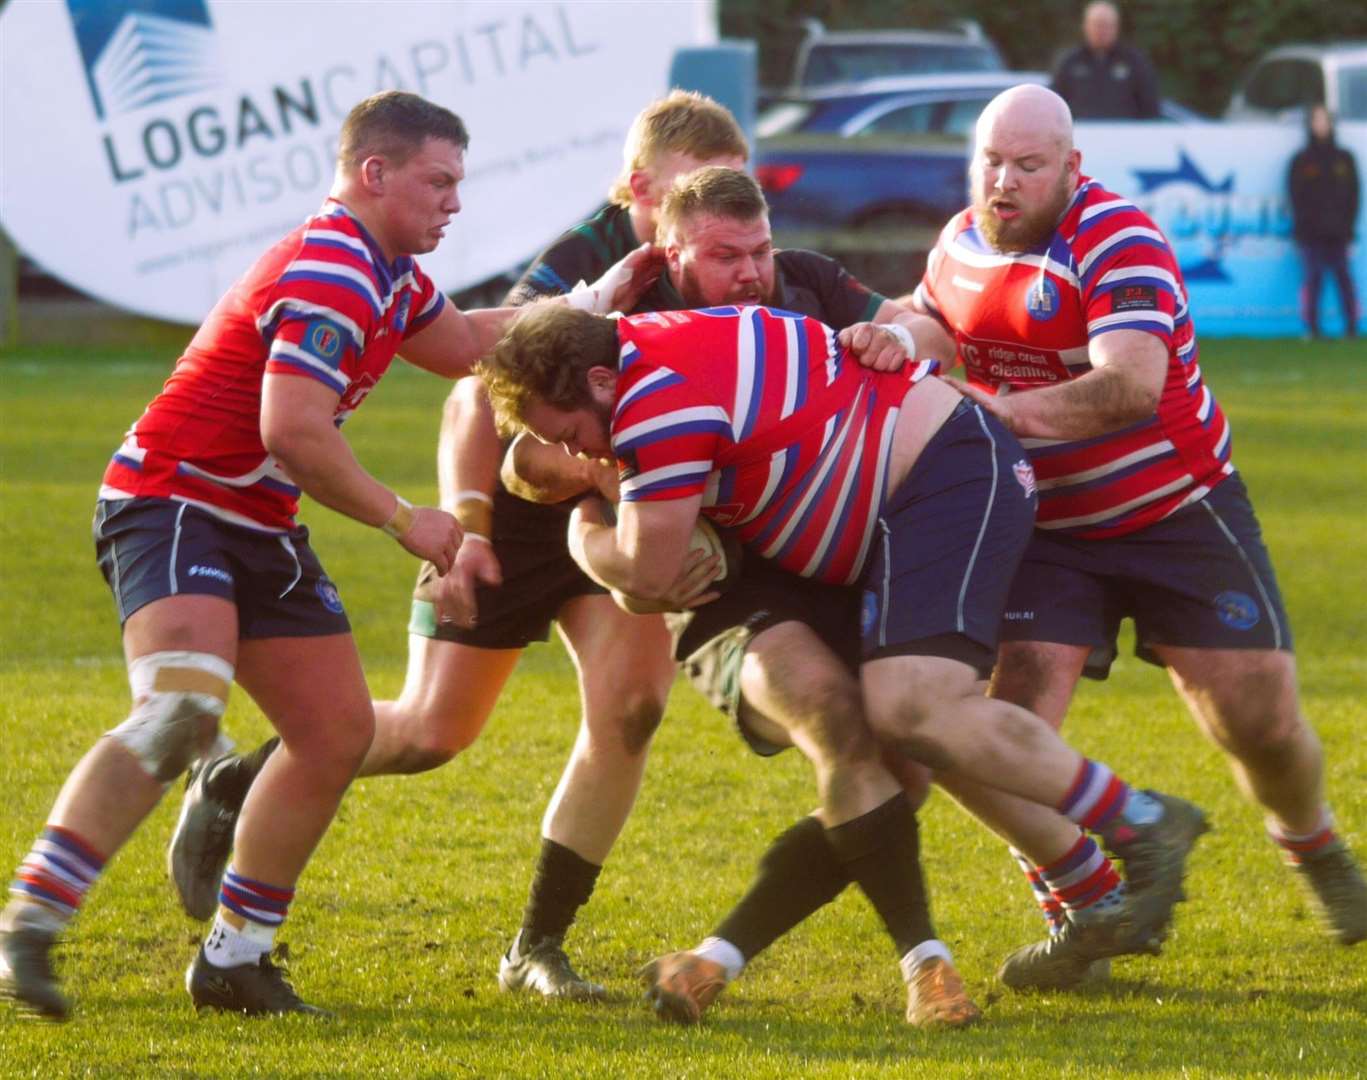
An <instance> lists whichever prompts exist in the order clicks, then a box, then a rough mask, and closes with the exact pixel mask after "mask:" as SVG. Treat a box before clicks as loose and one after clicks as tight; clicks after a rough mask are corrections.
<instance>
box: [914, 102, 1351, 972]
mask: <svg viewBox="0 0 1367 1080" xmlns="http://www.w3.org/2000/svg"><path fill="white" fill-rule="evenodd" d="M1080 168H1081V155H1080V154H1079V152H1078V151H1077V149H1076V148H1075V147H1074V146H1073V138H1072V118H1071V116H1070V115H1069V112H1068V107H1067V105H1066V104H1065V103H1064V102H1063V100H1062V99H1061V98H1059V97H1058V96H1057V95H1055V94H1054V93H1053V92H1051V91H1049V90H1047V89H1044V88H1042V87H1037V86H1020V87H1016V88H1014V89H1011V90H1008V91H1006V92H1004V93H1003V94H1001V95H1000V96H998V97H997V98H996V99H994V101H993V102H992V103H991V104H989V105H988V107H987V108H986V109H985V110H984V112H983V114H982V117H981V119H980V120H979V122H978V128H977V145H976V148H975V151H974V157H973V162H972V169H971V172H972V195H973V204H972V206H971V207H970V208H969V209H967V210H965V211H963V212H961V213H960V214H958V215H956V216H955V217H954V218H953V219H951V221H950V222H949V223H948V224H947V225H946V227H945V229H944V230H943V232H942V233H941V234H940V238H939V241H938V243H937V245H936V247H935V250H934V251H933V252H932V254H931V257H930V260H929V263H928V266H927V269H926V273H925V276H924V278H923V280H922V281H921V283H920V285H919V287H918V288H917V290H916V292H915V294H914V296H913V297H911V298H909V299H910V301H911V303H912V304H913V305H914V306H915V307H916V308H917V309H918V310H920V311H922V312H925V313H927V314H929V315H931V316H933V317H934V319H935V320H936V321H937V322H938V323H939V324H940V326H941V328H942V329H941V330H940V335H941V337H942V339H947V340H941V341H939V342H935V341H934V337H935V334H934V331H933V330H925V331H921V332H920V333H921V336H922V337H923V338H924V340H925V341H926V342H927V344H928V346H930V347H934V348H937V349H940V350H942V351H943V350H946V349H950V350H954V351H956V352H957V354H958V356H959V357H960V358H961V359H962V361H963V363H964V367H965V370H966V373H967V383H966V384H965V385H964V386H963V391H964V393H966V394H967V395H968V396H969V397H970V399H971V400H973V401H975V402H977V403H978V404H979V406H980V407H981V408H982V409H984V410H986V411H987V412H989V413H991V414H993V415H994V416H996V417H997V418H998V419H1000V420H1001V421H1002V423H1004V424H1005V425H1006V426H1007V427H1008V428H1010V429H1011V430H1012V431H1013V432H1014V433H1015V434H1016V435H1017V436H1019V437H1020V438H1021V440H1022V442H1023V443H1024V445H1025V447H1026V449H1027V451H1028V453H1029V455H1030V459H1031V462H1032V464H1033V465H1034V468H1035V472H1036V476H1037V479H1038V484H1039V489H1040V506H1039V518H1038V527H1037V529H1036V531H1035V533H1034V536H1033V538H1032V539H1031V541H1030V545H1029V547H1028V549H1027V550H1026V553H1025V556H1024V561H1023V562H1022V564H1021V570H1020V572H1019V573H1018V574H1017V576H1016V580H1015V583H1014V585H1013V586H1012V590H1011V594H1010V597H1009V599H1008V600H1007V603H1006V605H1005V615H1004V621H1003V623H1002V627H1001V635H1002V645H1001V649H1000V652H999V655H998V659H997V667H996V673H995V675H994V679H993V683H992V689H991V692H992V694H993V696H994V697H995V698H996V699H997V700H999V701H1004V702H1012V703H1015V704H1017V705H1020V706H1022V707H1024V708H1027V709H1029V710H1030V711H1031V712H1033V713H1035V714H1037V715H1039V716H1042V717H1044V718H1045V719H1046V720H1047V721H1048V722H1049V723H1050V724H1051V725H1053V726H1054V727H1058V726H1060V725H1061V724H1062V722H1063V718H1064V715H1065V713H1066V712H1067V708H1068V703H1069V701H1070V699H1071V697H1072V694H1073V691H1074V689H1075V687H1076V685H1077V682H1078V679H1079V677H1081V676H1082V675H1084V674H1085V675H1088V676H1090V677H1093V678H1105V677H1106V674H1107V672H1108V670H1109V668H1110V664H1111V662H1112V660H1113V659H1114V657H1115V655H1116V652H1117V646H1116V633H1117V629H1118V627H1119V624H1120V621H1121V620H1122V619H1123V618H1125V617H1130V618H1133V619H1134V621H1135V625H1136V630H1137V637H1138V646H1137V654H1138V655H1139V656H1140V658H1141V659H1144V660H1146V661H1149V662H1151V663H1156V664H1160V665H1162V666H1163V667H1165V668H1167V670H1168V672H1169V675H1170V677H1171V678H1172V681H1173V684H1174V686H1175V687H1176V689H1177V692H1178V694H1179V696H1181V698H1182V699H1183V700H1184V701H1185V702H1186V704H1187V707H1188V708H1189V709H1190V711H1191V714H1192V716H1193V718H1194V719H1195V720H1196V722H1197V724H1198V726H1200V728H1201V729H1202V730H1203V731H1204V732H1205V733H1206V735H1207V736H1208V737H1209V738H1210V739H1211V740H1212V741H1213V742H1214V743H1215V744H1216V745H1217V746H1219V747H1220V748H1221V749H1222V750H1224V751H1225V753H1226V754H1227V755H1228V760H1229V764H1230V767H1231V769H1232V771H1233V773H1234V777H1235V780H1236V782H1237V784H1238V785H1239V787H1240V789H1241V790H1242V791H1243V792H1244V793H1245V794H1246V795H1247V796H1248V797H1249V798H1251V799H1252V800H1254V801H1255V802H1257V803H1258V804H1259V805H1260V806H1261V807H1262V808H1263V810H1264V813H1265V814H1266V824H1267V831H1268V834H1269V835H1270V837H1271V839H1272V841H1273V842H1274V844H1275V845H1276V846H1277V848H1278V849H1279V850H1280V852H1281V854H1282V857H1283V858H1284V860H1285V861H1286V863H1287V864H1288V865H1289V866H1290V867H1291V869H1292V870H1293V871H1294V872H1295V874H1296V875H1297V877H1298V878H1299V879H1300V880H1301V881H1302V882H1303V883H1304V885H1305V886H1306V887H1307V889H1308V895H1309V897H1310V900H1311V903H1312V906H1313V907H1314V908H1316V909H1317V911H1318V913H1319V914H1320V916H1321V917H1322V920H1323V922H1324V923H1325V925H1326V928H1327V929H1328V932H1329V934H1330V935H1331V936H1332V937H1333V938H1335V939H1336V940H1337V941H1339V942H1342V943H1343V944H1345V945H1351V944H1353V943H1354V942H1357V941H1361V940H1363V939H1364V938H1367V883H1364V880H1363V877H1362V874H1361V871H1360V870H1359V868H1358V866H1357V864H1356V862H1355V861H1354V859H1353V856H1352V854H1351V852H1350V851H1349V849H1348V847H1347V846H1346V844H1345V843H1344V840H1343V838H1342V836H1340V835H1339V834H1338V833H1337V832H1336V831H1335V828H1334V818H1333V814H1332V813H1331V811H1330V809H1329V805H1328V802H1327V800H1326V795H1325V785H1324V762H1323V751H1322V749H1321V746H1320V743H1319V740H1318V738H1317V737H1316V735H1315V732H1314V730H1313V729H1312V728H1311V726H1310V724H1309V723H1308V722H1307V720H1306V718H1305V715H1304V713H1303V712H1302V710H1301V706H1300V702H1299V698H1298V692H1297V680H1296V660H1295V655H1294V653H1293V652H1292V641H1291V630H1290V626H1289V625H1288V622H1287V617H1286V612H1285V610H1284V609H1283V606H1282V600H1281V595H1280V592H1279V590H1278V588H1277V582H1276V578H1275V575H1274V573H1273V569H1272V564H1271V560H1270V558H1269V556H1268V552H1267V548H1266V546H1265V545H1264V543H1263V540H1262V535H1261V532H1260V530H1259V526H1258V522H1257V518H1256V517H1255V515H1254V512H1253V507H1252V505H1251V503H1250V501H1249V496H1248V493H1247V491H1246V489H1245V487H1244V484H1243V481H1242V479H1241V478H1240V477H1239V474H1238V473H1237V472H1236V471H1235V468H1234V465H1233V462H1232V460H1231V457H1230V427H1229V423H1228V421H1227V420H1226V418H1225V416H1224V414H1223V413H1222V412H1221V410H1220V407H1219V405H1218V404H1217V403H1216V401H1215V398H1214V397H1213V395H1212V394H1211V392H1210V390H1209V388H1208V387H1207V386H1206V384H1205V382H1204V379H1203V377H1202V373H1201V368H1200V365H1199V363H1198V350H1197V343H1196V335H1195V331H1194V328H1193V322H1192V316H1191V312H1190V310H1189V308H1188V302H1187V295H1186V288H1185V285H1184V283H1183V281H1182V274H1181V271H1180V270H1179V268H1178V265H1177V260H1176V258H1175V256H1174V254H1173V252H1172V249H1171V247H1170V246H1169V245H1168V243H1167V241H1166V240H1165V239H1164V237H1163V235H1162V233H1161V232H1160V231H1159V230H1158V228H1157V227H1156V226H1155V225H1154V223H1153V222H1152V220H1150V219H1149V218H1148V217H1147V216H1146V215H1145V214H1143V213H1142V212H1141V211H1139V210H1138V209H1137V208H1136V207H1135V206H1134V205H1133V204H1132V203H1131V202H1129V201H1128V200H1126V199H1124V198H1122V197H1121V196H1119V195H1116V194H1114V193H1112V192H1110V191H1108V190H1106V189H1105V188H1103V187H1102V186H1101V185H1100V184H1099V183H1097V182H1096V181H1095V180H1092V179H1090V178H1088V177H1086V176H1084V175H1082V173H1081V171H1080ZM1007 391H1011V393H1010V394H1009V395H1008V394H1007ZM959 794H960V797H961V798H964V799H965V801H967V802H968V803H969V804H970V805H971V806H972V807H973V808H974V809H975V811H977V812H980V813H983V814H987V815H989V816H993V817H1002V818H1005V819H1008V820H1009V819H1010V818H1011V817H1012V815H1013V814H1014V813H1015V808H1014V807H1013V806H1012V805H1011V804H1010V803H1009V802H1007V801H1005V800H1003V799H1002V798H1001V797H1000V796H997V795H994V794H992V793H989V792H985V791H983V792H978V793H977V794H976V795H975V794H974V793H973V792H972V791H963V792H960V793H959ZM1022 862H1023V866H1024V869H1025V870H1026V873H1027V875H1028V876H1029V877H1030V880H1031V883H1032V886H1033V887H1034V888H1035V891H1036V895H1037V899H1039V901H1040V903H1041V906H1042V907H1043V908H1044V910H1045V914H1046V918H1047V919H1048V920H1049V921H1050V923H1051V937H1050V939H1049V940H1048V941H1044V942H1041V943H1039V944H1037V945H1034V946H1030V947H1027V948H1026V949H1023V950H1021V951H1019V952H1017V953H1016V954H1013V955H1012V956H1011V957H1009V958H1008V960H1007V962H1006V963H1005V964H1004V965H1003V968H1002V971H1001V975H1002V978H1003V979H1004V981H1005V982H1006V983H1007V984H1008V985H1010V986H1014V987H1019V988H1038V987H1067V986H1073V985H1077V984H1078V983H1079V982H1080V981H1081V980H1082V979H1083V978H1084V977H1086V975H1087V974H1088V971H1089V969H1090V966H1091V960H1092V958H1093V949H1092V947H1091V946H1092V942H1091V940H1090V938H1091V932H1090V930H1089V928H1088V927H1087V925H1086V924H1085V923H1083V922H1079V921H1078V920H1075V919H1074V918H1072V917H1071V915H1070V914H1069V913H1068V912H1067V911H1066V901H1067V896H1068V886H1067V880H1068V875H1069V873H1070V868H1069V866H1068V865H1067V864H1066V863H1057V864H1052V865H1038V864H1036V863H1034V862H1033V861H1032V860H1028V859H1023V860H1022Z"/></svg>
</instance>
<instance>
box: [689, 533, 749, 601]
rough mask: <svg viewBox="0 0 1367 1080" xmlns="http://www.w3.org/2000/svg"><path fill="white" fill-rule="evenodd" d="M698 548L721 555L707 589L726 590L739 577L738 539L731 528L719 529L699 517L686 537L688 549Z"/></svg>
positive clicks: (739, 553) (713, 590) (694, 549)
mask: <svg viewBox="0 0 1367 1080" xmlns="http://www.w3.org/2000/svg"><path fill="white" fill-rule="evenodd" d="M699 548H701V549H702V550H704V551H706V552H707V554H708V555H718V556H720V557H721V562H720V564H719V565H718V573H717V577H716V580H715V581H713V582H712V584H711V586H709V591H711V592H719V593H724V592H726V590H727V589H729V588H731V586H733V585H734V584H735V583H736V581H737V580H739V578H740V564H741V546H740V541H739V540H737V539H736V536H735V534H734V533H733V532H731V530H729V529H719V528H717V526H715V525H713V524H712V523H711V522H710V521H708V520H707V519H706V518H701V517H700V518H698V520H697V522H696V523H695V524H694V526H693V534H692V535H691V536H690V537H689V538H688V550H689V551H696V550H698V549H699Z"/></svg>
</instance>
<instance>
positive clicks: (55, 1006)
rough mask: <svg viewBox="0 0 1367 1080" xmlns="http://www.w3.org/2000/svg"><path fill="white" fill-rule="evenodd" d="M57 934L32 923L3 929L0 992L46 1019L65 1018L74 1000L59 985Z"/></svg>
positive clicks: (0, 949) (22, 1007) (0, 945)
mask: <svg viewBox="0 0 1367 1080" xmlns="http://www.w3.org/2000/svg"><path fill="white" fill-rule="evenodd" d="M56 944H57V935H56V934H53V933H50V932H48V931H46V930H38V929H35V928H33V927H30V926H20V927H15V928H14V929H12V930H4V931H0V995H3V996H4V997H8V998H13V999H14V1001H15V1002H16V1003H17V1004H18V1006H19V1008H20V1009H22V1010H23V1011H25V1012H29V1013H33V1014H34V1015H36V1016H41V1017H43V1018H44V1019H47V1020H65V1019H66V1018H67V1017H68V1016H70V1015H71V1002H69V1001H68V1000H67V999H66V996H65V995H64V994H63V993H62V990H61V987H60V986H58V984H57V976H56V975H55V974H53V971H52V957H51V955H50V954H51V952H52V948H53V946H54V945H56Z"/></svg>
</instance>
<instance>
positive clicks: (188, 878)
mask: <svg viewBox="0 0 1367 1080" xmlns="http://www.w3.org/2000/svg"><path fill="white" fill-rule="evenodd" d="M279 742H280V740H279V739H278V738H272V739H268V740H267V741H266V742H265V743H263V744H262V745H261V746H260V747H259V748H257V749H256V750H254V751H253V752H252V753H250V754H246V755H239V754H223V755H221V756H219V757H214V758H210V759H207V760H201V761H198V762H196V763H195V765H194V767H193V768H191V770H190V775H189V777H188V778H187V779H186V781H185V798H184V800H183V801H182V802H181V806H180V819H179V820H178V821H177V822H176V829H175V832H173V833H172V834H171V845H170V847H168V848H167V849H166V869H167V872H168V873H170V875H171V880H172V881H173V882H174V883H175V886H176V894H177V895H178V896H179V897H180V904H181V907H183V908H184V909H185V913H186V914H187V915H189V916H190V917H191V918H192V919H198V920H200V921H201V922H204V921H206V920H208V919H211V918H213V915H214V912H215V911H217V910H218V890H219V886H220V885H221V884H222V882H223V871H224V870H225V869H227V866H228V858H229V856H231V855H232V853H233V833H234V832H235V831H236V829H237V817H238V814H239V813H241V811H242V804H243V803H244V802H245V801H246V799H247V791H248V790H249V789H250V788H251V786H252V781H253V780H255V779H256V776H257V774H258V773H259V772H260V771H261V769H262V767H263V766H264V765H265V763H266V759H267V758H268V757H270V755H271V753H273V752H274V750H275V748H276V746H277V745H279Z"/></svg>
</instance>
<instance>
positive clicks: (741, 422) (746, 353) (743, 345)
mask: <svg viewBox="0 0 1367 1080" xmlns="http://www.w3.org/2000/svg"><path fill="white" fill-rule="evenodd" d="M754 310H755V309H754V308H742V309H741V312H740V318H738V319H737V320H736V404H735V408H734V409H732V410H731V438H732V440H733V441H735V442H740V439H741V432H743V431H744V430H745V422H746V420H748V419H749V417H750V413H749V408H750V397H751V394H752V393H753V390H754V385H755V326H754V319H753V317H752V313H753V312H754ZM756 406H758V403H756Z"/></svg>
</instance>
